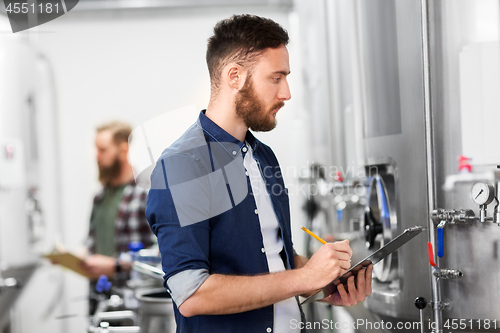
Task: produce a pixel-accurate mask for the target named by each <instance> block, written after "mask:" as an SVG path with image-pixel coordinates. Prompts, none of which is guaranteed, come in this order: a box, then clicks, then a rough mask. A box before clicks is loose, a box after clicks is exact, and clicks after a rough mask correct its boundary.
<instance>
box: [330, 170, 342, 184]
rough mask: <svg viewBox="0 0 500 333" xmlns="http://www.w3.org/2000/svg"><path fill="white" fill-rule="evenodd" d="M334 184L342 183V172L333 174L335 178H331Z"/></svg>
mask: <svg viewBox="0 0 500 333" xmlns="http://www.w3.org/2000/svg"><path fill="white" fill-rule="evenodd" d="M333 179H334V180H335V181H336V182H341V183H342V182H343V181H344V177H342V172H340V171H337V172H336V173H335V178H333Z"/></svg>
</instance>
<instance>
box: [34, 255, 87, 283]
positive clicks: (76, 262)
mask: <svg viewBox="0 0 500 333" xmlns="http://www.w3.org/2000/svg"><path fill="white" fill-rule="evenodd" d="M44 257H45V258H47V259H49V260H50V261H52V262H53V263H56V264H59V265H61V266H64V267H66V268H69V269H71V270H72V271H74V272H76V273H78V274H80V275H83V276H85V277H87V278H90V277H91V276H90V275H89V274H88V273H87V271H85V270H84V269H83V268H82V264H83V260H82V259H81V258H78V257H77V256H75V255H74V254H71V253H69V252H63V253H50V254H46V255H44Z"/></svg>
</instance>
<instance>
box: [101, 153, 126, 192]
mask: <svg viewBox="0 0 500 333" xmlns="http://www.w3.org/2000/svg"><path fill="white" fill-rule="evenodd" d="M98 168H99V181H100V182H101V184H103V185H104V186H106V185H110V184H111V183H112V182H113V180H115V179H116V178H118V176H120V173H121V171H122V164H121V163H120V160H119V159H118V157H116V158H115V160H114V161H113V164H111V165H110V166H108V167H105V166H99V165H98Z"/></svg>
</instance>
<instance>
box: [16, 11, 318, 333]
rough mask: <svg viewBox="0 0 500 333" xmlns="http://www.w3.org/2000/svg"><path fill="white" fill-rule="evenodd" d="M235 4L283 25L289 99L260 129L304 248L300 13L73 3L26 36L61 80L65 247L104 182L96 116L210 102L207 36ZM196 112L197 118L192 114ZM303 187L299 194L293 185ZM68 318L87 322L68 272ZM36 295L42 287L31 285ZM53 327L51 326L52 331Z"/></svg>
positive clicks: (77, 241)
mask: <svg viewBox="0 0 500 333" xmlns="http://www.w3.org/2000/svg"><path fill="white" fill-rule="evenodd" d="M235 13H252V14H258V15H262V16H266V17H270V18H272V19H274V20H275V21H277V22H279V23H280V24H282V25H283V26H284V27H285V28H287V29H288V30H289V32H290V35H291V44H290V46H289V50H290V58H291V67H292V75H291V76H290V84H291V92H292V96H293V97H292V100H291V101H290V102H288V103H287V106H286V107H285V108H284V109H282V111H280V113H279V115H278V122H279V125H278V127H277V129H275V130H274V131H273V132H271V133H266V134H260V133H258V134H257V137H259V138H260V139H261V140H263V141H264V142H265V143H267V144H269V145H270V146H271V147H272V148H273V149H274V151H275V152H276V154H277V156H278V159H279V161H280V163H281V165H282V168H283V169H284V170H285V172H284V176H285V181H286V183H287V186H288V187H290V188H291V193H292V197H291V207H292V216H293V217H292V221H293V222H292V223H293V226H292V228H293V233H294V235H295V236H294V240H295V243H296V249H297V251H298V252H299V253H300V252H302V251H301V250H302V245H301V243H302V242H301V240H302V239H303V237H304V236H303V234H302V231H300V227H299V226H300V225H301V224H304V223H305V222H304V218H303V214H302V212H301V209H300V205H301V204H302V199H301V197H300V191H297V190H298V180H297V178H296V177H295V176H294V175H296V170H298V169H299V168H300V167H303V166H306V165H307V151H308V149H306V148H307V147H308V142H309V141H308V140H307V138H308V128H309V126H308V121H309V116H308V112H307V110H306V108H305V107H304V106H303V102H302V101H303V96H302V93H301V92H302V87H303V86H302V76H301V72H302V67H301V62H300V52H299V47H300V45H299V44H298V39H299V37H298V36H299V34H298V29H299V22H298V19H297V17H296V16H295V15H294V14H293V13H292V14H290V13H289V12H286V11H283V10H276V9H272V8H265V7H262V8H245V7H236V8H213V9H210V8H208V9H207V8H204V9H202V10H194V9H190V10H187V9H184V10H179V9H176V10H133V11H132V10H127V11H120V12H118V13H113V12H106V11H103V12H87V13H85V12H70V13H69V14H67V15H64V16H63V17H60V18H58V19H56V20H54V21H51V22H49V23H46V24H44V25H42V26H39V27H37V28H34V29H31V30H29V31H28V32H27V33H24V34H26V37H27V38H28V39H29V41H30V43H31V44H32V45H33V46H34V47H35V48H37V49H38V50H39V51H40V52H41V53H42V54H44V55H45V56H46V57H47V59H48V61H49V62H50V63H51V65H52V68H53V71H54V76H55V82H56V94H57V96H56V103H57V116H58V117H57V118H58V124H57V125H58V135H59V138H60V142H59V147H58V148H59V152H60V164H61V165H60V170H61V174H60V181H61V191H62V193H61V194H62V196H61V197H62V199H61V202H59V204H60V206H61V207H62V212H61V213H62V221H63V230H62V235H63V241H64V243H65V244H66V246H67V248H68V249H69V250H76V249H77V248H78V247H79V246H81V245H82V243H83V241H84V239H85V237H86V235H87V231H88V220H89V215H90V209H91V203H92V197H93V195H94V194H95V192H96V191H97V190H98V188H99V184H98V182H97V168H96V166H95V158H94V148H93V137H94V129H95V126H96V125H98V124H100V123H102V122H103V121H106V120H111V119H117V118H118V119H123V120H126V121H129V122H130V123H131V124H132V125H133V126H138V125H140V124H141V123H142V122H145V121H147V120H149V119H151V118H153V117H155V116H157V115H160V114H163V113H164V112H167V111H170V110H174V109H177V108H180V107H183V106H186V105H190V104H195V105H196V107H197V108H198V109H202V108H205V107H206V105H207V103H208V97H209V80H208V71H207V69H206V64H205V60H204V59H205V48H206V40H207V38H208V37H209V36H210V35H211V33H212V28H213V26H214V24H215V23H216V22H217V21H218V20H220V19H222V18H226V17H228V16H230V15H232V14H235ZM194 121H195V119H193V122H194ZM293 194H298V195H293ZM66 283H67V287H66V291H67V295H65V297H64V300H65V302H66V306H65V311H66V313H60V314H58V315H64V314H70V315H71V314H77V315H78V316H76V317H71V318H67V319H64V320H65V321H66V323H67V326H66V327H71V332H75V333H77V332H85V328H86V325H87V319H86V318H85V311H86V302H85V301H82V298H81V297H82V296H85V295H86V294H87V283H86V280H85V279H83V278H80V277H79V276H76V275H75V274H73V273H67V274H66ZM33 297H34V298H35V299H36V295H33ZM51 333H52V332H51Z"/></svg>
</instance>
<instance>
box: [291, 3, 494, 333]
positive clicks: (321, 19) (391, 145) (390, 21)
mask: <svg viewBox="0 0 500 333" xmlns="http://www.w3.org/2000/svg"><path fill="white" fill-rule="evenodd" d="M498 6H499V5H498V2H496V1H477V2H476V1H475V2H471V1H440V2H431V1H427V0H398V1H396V0H364V1H363V0H361V1H343V0H339V1H335V2H324V3H320V2H314V4H313V5H311V6H308V7H306V6H305V5H304V6H300V5H299V6H298V10H299V14H300V17H301V19H302V21H301V22H302V23H303V24H304V26H305V27H307V28H305V29H304V30H305V32H304V33H303V34H302V36H301V37H302V40H303V41H304V40H308V39H310V38H311V36H313V35H314V36H317V37H316V38H318V39H319V42H317V43H316V45H311V43H310V42H307V43H308V46H310V47H314V48H315V49H314V51H312V50H309V49H308V50H305V51H304V61H305V63H306V66H307V68H308V71H307V73H306V74H305V76H306V80H307V81H306V82H307V84H306V85H307V89H309V91H308V92H309V93H310V94H309V96H310V98H311V99H312V100H311V101H310V103H309V105H310V106H311V112H312V113H313V117H312V118H313V120H312V125H313V127H314V131H315V132H316V133H325V132H329V133H330V136H329V137H328V136H323V137H318V135H317V134H316V136H315V137H313V138H312V141H313V144H314V145H315V146H317V147H322V149H321V150H320V151H318V152H317V153H315V154H314V159H315V161H321V162H322V163H324V164H325V165H326V167H327V168H328V167H334V168H342V169H343V170H346V169H349V166H351V165H355V166H357V167H362V168H364V171H365V173H364V175H362V176H360V177H359V176H358V177H356V176H354V175H351V176H350V177H346V178H347V179H346V180H345V182H344V183H345V184H354V183H355V182H356V181H358V182H359V183H362V184H363V185H364V187H365V189H366V197H365V200H366V204H365V207H366V209H365V212H364V214H362V215H361V217H360V219H361V220H362V223H361V225H362V226H364V227H362V228H361V229H357V226H358V224H356V223H349V222H347V223H345V224H342V223H339V221H338V219H336V215H335V214H330V216H331V221H330V223H331V225H332V226H333V227H334V231H335V232H336V233H340V234H341V235H346V236H347V237H349V238H350V239H351V245H353V250H354V253H355V254H356V253H363V254H364V253H366V252H364V251H373V250H374V249H376V248H377V247H379V246H381V245H383V243H384V242H387V241H389V240H390V239H391V238H392V237H394V236H396V235H398V234H399V233H400V232H402V230H404V229H405V228H408V227H411V226H415V225H422V226H425V227H427V228H428V233H427V235H425V234H422V235H420V236H419V237H417V238H416V239H415V240H413V241H411V242H409V243H408V244H406V245H405V246H404V247H402V248H401V249H400V250H398V252H397V255H394V256H393V257H392V258H388V259H387V260H386V261H384V263H381V264H379V266H378V267H377V269H376V270H375V276H376V277H375V278H374V285H373V294H372V295H371V296H370V297H369V298H368V299H367V300H366V302H364V306H361V307H360V306H356V307H355V308H353V309H352V310H350V313H351V316H352V320H354V321H355V320H356V319H359V318H361V319H362V318H375V319H373V320H378V321H381V320H385V321H389V322H393V323H394V324H395V323H397V322H401V321H407V322H412V323H413V322H418V321H419V319H420V318H419V311H418V310H417V308H416V307H415V305H414V301H415V298H416V297H417V296H422V297H425V298H426V299H427V300H428V301H434V302H435V303H434V304H433V305H431V304H429V306H428V307H427V309H426V310H425V311H424V317H425V325H424V330H425V331H426V332H430V331H441V330H443V329H444V330H445V331H449V330H453V328H452V327H451V325H450V324H451V322H452V320H453V319H455V320H457V319H458V320H462V322H464V321H465V322H466V327H463V325H462V326H461V327H460V328H459V329H460V331H475V330H477V329H479V327H478V323H480V324H483V325H482V327H481V329H484V328H485V326H484V323H486V322H488V323H490V325H489V326H490V327H489V330H490V331H491V330H493V331H500V327H499V325H498V322H499V321H500V318H499V314H500V309H499V307H498V305H497V303H498V302H496V301H495V297H492V295H496V294H498V292H499V288H500V285H499V283H498V278H497V276H496V275H497V274H496V272H497V271H498V269H499V268H500V267H499V265H500V264H499V261H498V256H499V255H498V241H497V239H498V236H499V235H500V228H499V227H498V226H497V225H496V224H493V223H480V222H476V223H475V224H474V225H471V226H465V225H452V224H449V225H448V226H446V227H445V228H444V235H445V236H444V249H445V250H444V251H445V255H444V257H443V258H441V259H439V260H438V265H439V266H440V267H441V268H449V269H459V270H461V271H462V272H463V277H461V278H458V279H452V280H446V279H443V278H441V279H440V280H439V282H438V283H437V282H436V281H437V280H436V279H435V278H434V277H432V275H431V273H432V272H433V270H431V266H430V264H429V260H428V257H427V249H426V244H427V242H428V241H431V242H433V243H434V245H436V224H435V223H434V222H433V221H432V220H431V213H432V211H433V210H434V209H437V208H444V209H470V210H474V211H475V214H476V216H478V215H479V208H478V207H477V206H476V205H475V204H474V203H473V202H472V200H471V197H470V189H471V186H472V182H465V183H463V184H459V185H457V186H456V187H455V188H454V190H453V191H449V192H447V191H445V190H444V189H443V184H445V182H446V180H447V176H450V175H453V174H457V173H458V156H459V155H461V154H464V155H467V156H468V157H472V162H471V163H472V164H473V170H472V173H473V174H474V173H476V174H477V173H479V172H483V171H491V170H492V169H496V164H500V153H498V149H497V148H496V143H497V142H498V139H497V138H496V136H497V135H496V133H497V132H498V124H499V123H500V112H498V108H499V106H500V98H499V97H498V96H499V94H498V91H499V89H500V47H499V43H498V40H499V36H498V35H499V30H500V29H499V28H500V24H499V19H498V17H499V13H500V10H499V8H498ZM486 22H487V23H486ZM305 43H306V42H305ZM318 87H321V90H324V91H327V92H328V95H326V96H325V95H319V94H318V91H319V89H318ZM325 119H326V120H328V121H325ZM325 140H326V141H325ZM325 146H327V147H328V148H324V147H325ZM327 181H329V182H331V183H333V182H334V180H333V179H331V178H330V179H328V180H327ZM490 182H491V185H492V186H496V188H498V184H497V182H498V179H493V180H490ZM330 195H331V196H332V197H334V195H333V194H330ZM381 198H384V199H385V200H386V201H387V203H386V205H387V211H386V212H385V213H383V212H382V210H381V207H382V205H381ZM330 202H331V205H332V206H331V207H330V209H332V210H333V209H334V207H335V200H333V199H330ZM491 206H494V204H492V205H491ZM349 210H350V211H349ZM492 210H493V207H490V208H489V212H490V213H489V216H490V218H492V217H491V211H492ZM355 214H359V207H356V208H352V206H351V207H348V206H346V210H345V212H344V216H350V217H349V219H350V220H353V219H356V218H355V217H354V216H353V215H355ZM343 223H344V222H343ZM365 231H368V232H367V233H366V234H364V232H365ZM364 236H366V239H365V237H364ZM353 240H354V241H353ZM365 240H368V241H370V242H371V243H372V244H371V249H368V250H367V249H366V248H364V245H365V244H364V241H365ZM360 245H362V247H363V248H361V246H360ZM380 265H381V266H380ZM431 307H432V308H434V310H432V311H431V309H430V308H431ZM439 316H442V320H440V325H438V326H439V327H436V326H435V323H436V320H437V319H436V317H439ZM428 320H429V321H430V322H428ZM478 320H479V321H478ZM495 320H496V327H495V326H494V321H495ZM455 322H457V321H455ZM447 323H448V326H444V325H446V324H447ZM472 324H473V325H472ZM455 329H456V328H455ZM359 330H360V331H363V328H362V327H361V328H359ZM387 331H405V332H407V331H420V328H418V327H416V326H414V327H412V329H408V328H405V329H400V330H398V329H394V328H393V329H389V330H387Z"/></svg>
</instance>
